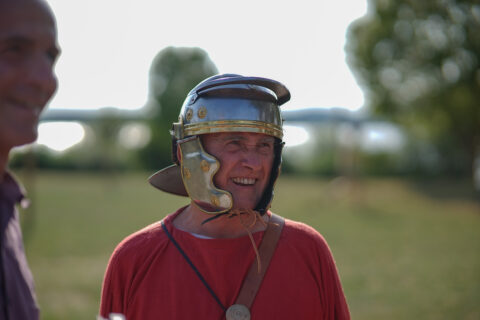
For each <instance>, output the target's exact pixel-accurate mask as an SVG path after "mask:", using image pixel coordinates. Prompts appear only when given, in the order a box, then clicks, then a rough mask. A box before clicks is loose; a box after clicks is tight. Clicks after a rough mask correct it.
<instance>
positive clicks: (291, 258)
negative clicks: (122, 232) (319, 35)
mask: <svg viewBox="0 0 480 320" xmlns="http://www.w3.org/2000/svg"><path fill="white" fill-rule="evenodd" d="M289 99H290V93H289V91H288V90H287V88H286V87H285V86H284V85H283V84H281V83H279V82H277V81H274V80H270V79H265V78H257V77H243V76H239V75H231V74H227V75H220V76H215V77H211V78H208V79H206V80H204V81H203V82H201V83H200V84H198V85H197V86H196V87H195V88H194V89H193V90H192V91H191V92H190V93H189V94H188V96H187V98H186V100H185V102H184V104H183V107H182V110H181V112H180V117H179V122H178V123H174V125H173V129H172V138H173V156H174V161H175V163H176V164H174V165H172V166H170V167H167V168H165V169H163V170H161V171H159V172H157V173H156V174H154V175H153V176H152V177H151V178H150V183H151V184H152V185H153V186H155V187H157V188H158V189H160V190H163V191H166V192H169V193H173V194H177V195H183V196H188V197H190V198H191V203H190V205H188V206H186V207H183V208H180V209H179V210H177V211H176V212H174V213H172V214H170V215H168V216H167V217H166V218H165V219H163V220H162V221H160V222H157V223H154V224H152V225H150V226H148V227H146V228H144V229H143V230H140V231H138V232H136V233H134V234H133V235H131V236H129V237H127V238H126V239H125V240H124V241H122V242H121V243H120V244H119V245H118V246H117V248H116V249H115V251H114V253H113V255H112V257H111V259H110V262H109V265H108V267H107V271H106V274H105V279H104V283H103V290H102V291H103V292H102V301H101V307H100V313H101V316H103V317H108V316H109V315H110V314H112V313H121V314H123V315H125V316H126V319H127V320H131V319H228V320H230V319H250V317H251V318H252V319H276V320H282V319H289V320H291V319H349V312H348V307H347V303H346V301H345V297H344V294H343V291H342V287H341V284H340V280H339V277H338V274H337V270H336V266H335V263H334V260H333V257H332V255H331V252H330V249H329V248H328V245H327V243H326V242H325V240H324V239H323V237H322V236H321V235H320V234H319V233H318V232H317V231H315V230H314V229H313V228H311V227H309V226H307V225H305V224H302V223H299V222H294V221H292V220H288V219H284V218H282V217H280V216H277V215H275V214H273V213H272V212H271V211H270V210H269V208H270V203H271V201H272V197H273V187H274V184H275V181H276V179H277V177H278V175H279V172H280V163H281V152H282V147H283V142H282V138H283V131H282V119H281V115H280V108H279V106H280V105H282V104H283V103H285V102H287V101H288V100H289ZM159 214H163V213H162V212H161V204H160V207H159Z"/></svg>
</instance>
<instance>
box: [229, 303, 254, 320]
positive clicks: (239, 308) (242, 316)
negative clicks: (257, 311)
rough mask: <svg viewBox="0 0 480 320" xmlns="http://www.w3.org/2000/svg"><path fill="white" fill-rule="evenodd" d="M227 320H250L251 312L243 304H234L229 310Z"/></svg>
mask: <svg viewBox="0 0 480 320" xmlns="http://www.w3.org/2000/svg"><path fill="white" fill-rule="evenodd" d="M226 316H227V320H250V310H248V308H247V307H245V306H244V305H243V304H234V305H233V306H230V307H229V308H228V309H227V314H226Z"/></svg>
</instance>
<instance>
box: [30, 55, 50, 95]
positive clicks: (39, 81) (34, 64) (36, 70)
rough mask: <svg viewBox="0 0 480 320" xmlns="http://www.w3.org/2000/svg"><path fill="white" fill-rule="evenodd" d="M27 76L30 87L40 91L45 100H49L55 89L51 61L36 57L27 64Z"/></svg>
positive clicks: (41, 56)
mask: <svg viewBox="0 0 480 320" xmlns="http://www.w3.org/2000/svg"><path fill="white" fill-rule="evenodd" d="M27 74H28V81H29V83H30V85H31V86H33V87H34V88H35V89H37V90H39V91H41V93H42V95H44V96H45V98H46V99H47V100H48V99H50V97H51V96H52V95H53V93H54V92H55V90H56V89H57V77H56V75H55V73H54V69H53V63H52V61H51V60H50V59H49V58H48V57H47V56H44V55H37V56H36V57H35V58H34V59H32V61H31V63H30V64H29V70H28V71H27Z"/></svg>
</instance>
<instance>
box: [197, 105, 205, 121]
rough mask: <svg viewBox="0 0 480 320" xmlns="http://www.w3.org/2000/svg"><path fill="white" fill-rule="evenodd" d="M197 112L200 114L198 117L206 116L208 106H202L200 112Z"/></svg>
mask: <svg viewBox="0 0 480 320" xmlns="http://www.w3.org/2000/svg"><path fill="white" fill-rule="evenodd" d="M197 114H198V117H199V118H200V119H203V118H205V116H206V115H207V108H205V107H200V109H198V113H197Z"/></svg>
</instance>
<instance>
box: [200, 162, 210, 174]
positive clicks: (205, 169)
mask: <svg viewBox="0 0 480 320" xmlns="http://www.w3.org/2000/svg"><path fill="white" fill-rule="evenodd" d="M200 168H202V171H203V172H208V170H210V165H209V164H208V162H207V161H206V160H202V161H201V162H200Z"/></svg>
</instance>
